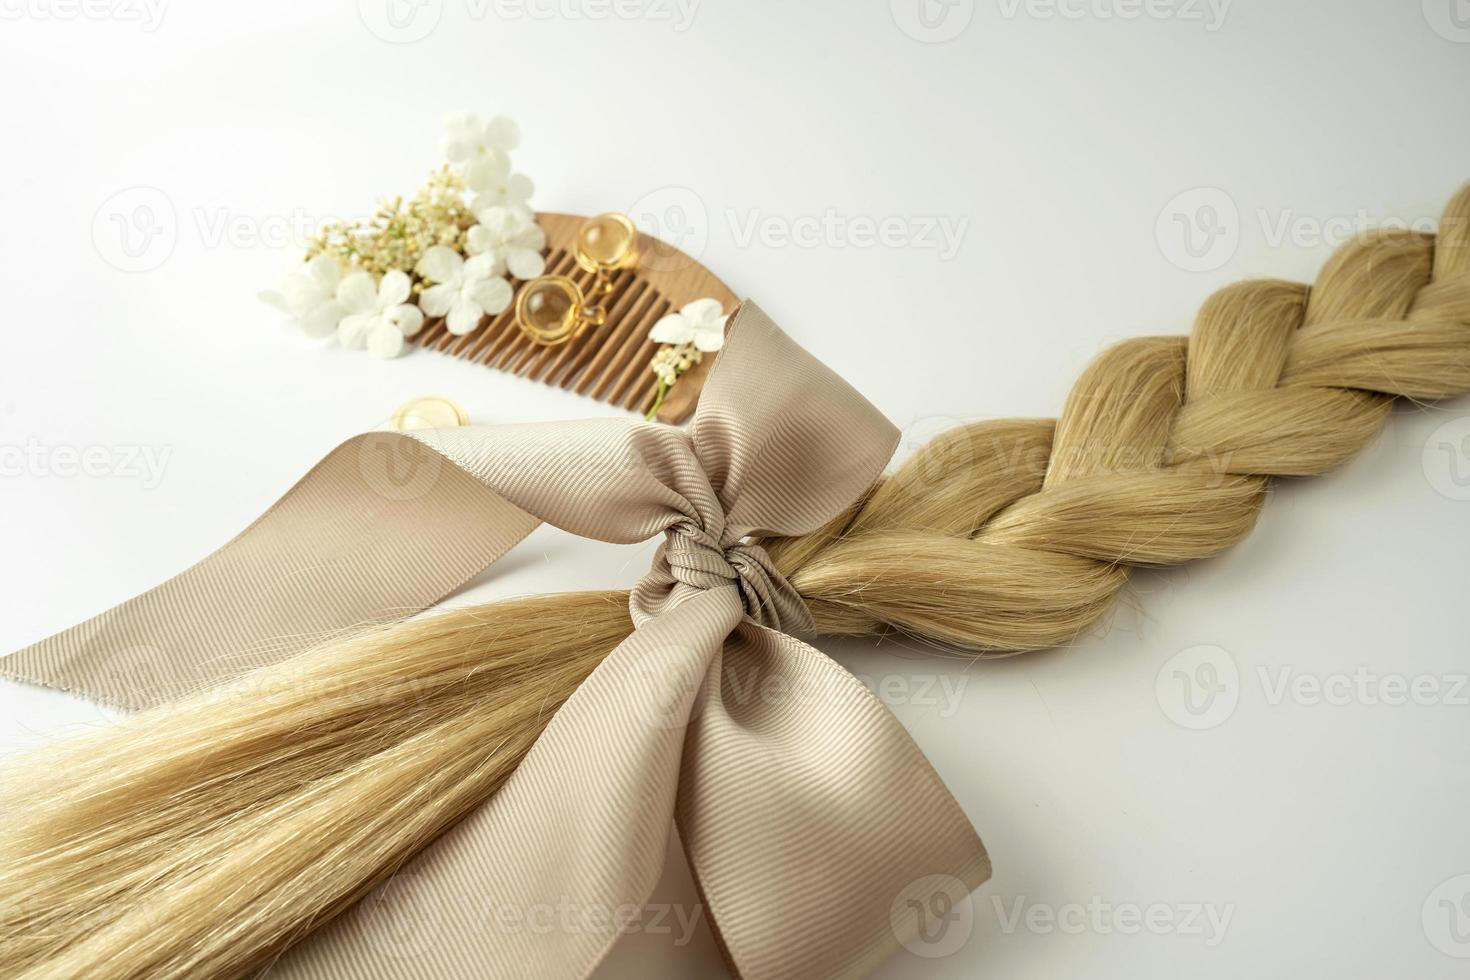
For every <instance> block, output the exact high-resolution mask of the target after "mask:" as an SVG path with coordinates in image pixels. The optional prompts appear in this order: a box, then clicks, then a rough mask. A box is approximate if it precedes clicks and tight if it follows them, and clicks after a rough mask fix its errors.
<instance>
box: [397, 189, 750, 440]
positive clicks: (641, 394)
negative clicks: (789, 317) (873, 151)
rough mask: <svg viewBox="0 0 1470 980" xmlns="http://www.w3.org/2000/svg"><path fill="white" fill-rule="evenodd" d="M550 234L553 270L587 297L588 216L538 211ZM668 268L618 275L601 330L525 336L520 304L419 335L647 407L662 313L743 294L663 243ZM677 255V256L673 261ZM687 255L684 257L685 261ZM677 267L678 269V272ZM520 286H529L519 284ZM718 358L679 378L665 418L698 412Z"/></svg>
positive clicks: (654, 389) (643, 251) (501, 367)
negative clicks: (580, 256)
mask: <svg viewBox="0 0 1470 980" xmlns="http://www.w3.org/2000/svg"><path fill="white" fill-rule="evenodd" d="M536 220H537V222H538V223H539V224H540V225H541V227H542V229H544V230H545V232H546V239H547V245H548V252H547V254H546V274H547V275H560V276H566V277H568V278H569V279H571V280H572V281H573V282H575V283H576V284H577V288H579V289H581V290H582V293H583V295H589V294H590V293H591V290H592V283H593V278H594V277H593V274H592V273H590V272H588V271H586V270H585V269H583V268H582V267H581V266H579V265H578V264H577V261H576V258H575V256H574V255H573V253H572V247H573V243H574V242H575V239H576V234H577V229H578V228H579V227H580V226H581V224H582V222H583V220H584V219H582V218H580V217H577V216H576V215H568V214H538V215H537V216H536ZM654 244H655V243H654V242H653V241H652V240H651V239H649V238H648V236H646V235H640V236H639V250H640V251H639V254H640V255H644V256H647V255H649V254H651V250H652V248H653V246H654ZM658 250H659V252H658V254H659V256H660V261H659V262H658V263H656V265H658V266H661V268H645V267H643V266H641V265H640V266H639V267H638V268H634V269H624V270H621V271H619V272H618V273H617V274H616V275H615V276H614V277H613V288H612V291H611V292H610V293H608V294H607V296H606V297H605V298H604V300H603V307H604V308H605V309H606V310H607V319H606V321H605V322H604V323H603V324H602V325H601V326H599V327H588V328H587V329H586V330H584V331H582V333H581V334H579V335H578V336H576V337H574V338H572V339H571V340H570V341H568V342H567V343H565V344H561V345H559V346H556V347H543V346H541V345H539V344H536V343H534V342H532V341H531V339H530V338H529V337H527V336H526V335H525V334H523V333H521V331H520V328H519V327H517V326H516V322H515V307H514V305H512V306H511V307H510V308H509V309H507V310H505V311H504V312H502V313H498V314H496V315H495V316H490V317H485V318H484V319H482V320H481V321H480V324H479V326H478V327H476V328H475V329H474V330H472V331H470V332H469V333H467V334H465V335H463V336H460V337H456V336H455V335H454V334H451V333H450V332H449V330H448V329H447V328H446V327H445V325H444V321H443V319H434V320H430V321H429V323H428V325H427V326H426V327H425V329H424V330H422V331H421V332H420V333H419V335H418V337H417V338H415V339H416V340H417V341H418V343H419V344H420V346H423V347H428V348H431V349H433V350H437V351H441V352H443V353H445V354H449V355H451V356H454V357H462V358H465V359H466V360H470V361H476V362H478V363H480V364H485V365H487V366H489V367H492V368H495V369H496V370H498V371H505V372H508V373H510V374H516V375H520V376H521V377H524V378H529V379H530V380H532V381H541V382H544V383H546V384H552V385H556V386H558V387H561V388H568V389H571V390H574V391H576V393H577V394H579V395H588V396H590V397H592V398H595V399H597V400H598V401H605V402H608V403H609V404H613V405H619V406H621V407H623V408H626V409H629V410H631V411H637V412H640V413H643V412H647V411H648V409H649V408H650V407H651V406H652V405H653V402H654V399H655V398H656V397H657V394H658V379H657V378H655V377H654V375H653V372H652V371H650V370H649V368H648V362H649V360H650V358H652V357H653V355H654V353H655V352H656V351H657V350H658V348H659V345H658V344H656V343H654V342H653V341H651V340H649V339H648V331H649V330H651V329H652V328H653V325H654V324H655V323H657V322H658V320H659V318H660V317H662V316H664V315H665V314H667V313H668V312H670V311H671V310H676V309H678V308H679V307H680V306H683V305H684V304H685V303H688V302H690V301H691V300H695V299H699V298H701V297H705V296H712V297H714V298H715V299H718V300H719V301H720V302H721V304H723V306H724V307H725V310H726V311H727V312H729V311H731V310H733V309H734V307H735V303H736V300H735V294H734V293H732V292H730V290H729V288H728V287H726V286H725V284H724V283H722V282H720V281H719V280H718V279H716V278H715V277H714V276H713V275H712V274H711V273H710V272H709V270H707V269H705V268H704V266H702V265H700V264H699V263H698V262H696V261H695V260H694V259H692V258H689V257H688V256H686V255H684V254H683V253H682V252H671V251H670V247H669V246H668V245H665V244H663V243H658ZM670 255H672V256H673V257H674V258H675V260H676V261H672V262H671V261H670V260H669V257H670ZM678 260H682V261H678ZM670 265H674V266H677V268H674V269H670V268H668V267H669V266H670ZM515 285H516V288H517V289H518V290H519V289H520V288H521V287H522V286H523V285H524V284H522V283H516V284H515ZM713 360H714V357H712V356H709V355H706V357H705V359H704V360H703V361H702V362H701V363H700V364H698V365H696V366H694V367H693V368H691V369H690V370H689V371H687V372H685V373H684V375H683V376H681V377H680V378H679V382H678V384H676V385H674V386H673V387H672V388H671V389H670V390H669V393H668V396H667V397H666V398H665V399H664V403H663V405H662V406H661V407H660V409H659V412H658V418H659V420H660V421H664V422H680V421H683V420H684V418H686V417H687V416H688V415H689V413H690V412H692V411H693V410H694V405H695V403H696V401H697V400H698V398H699V389H700V388H701V387H703V385H704V378H705V375H707V374H708V373H709V367H710V364H711V362H712V361H713Z"/></svg>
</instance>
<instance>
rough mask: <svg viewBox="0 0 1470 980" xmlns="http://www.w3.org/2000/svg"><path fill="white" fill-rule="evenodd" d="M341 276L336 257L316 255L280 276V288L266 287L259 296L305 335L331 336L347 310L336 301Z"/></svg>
mask: <svg viewBox="0 0 1470 980" xmlns="http://www.w3.org/2000/svg"><path fill="white" fill-rule="evenodd" d="M341 279H342V270H341V269H340V268H339V267H338V266H337V262H336V260H335V259H332V258H331V257H329V256H326V255H318V256H317V257H316V258H314V259H312V260H311V261H310V262H307V263H306V264H305V265H304V266H303V267H302V268H300V269H297V270H295V271H293V272H288V273H287V274H286V277H285V278H284V279H282V280H281V289H280V292H276V291H275V290H267V291H266V292H263V293H261V294H260V298H261V299H262V300H263V301H264V302H267V303H269V304H270V305H272V306H274V307H275V308H276V309H278V310H280V311H282V312H283V313H285V314H286V315H287V316H289V317H290V318H291V319H292V320H294V321H296V323H297V324H298V325H299V326H300V327H301V329H302V330H304V331H306V335H307V336H308V337H330V336H331V335H332V331H334V330H336V329H337V321H339V320H341V319H342V316H343V314H344V313H346V312H347V311H346V310H345V309H343V308H342V304H341V303H339V302H337V284H338V283H339V282H340V281H341Z"/></svg>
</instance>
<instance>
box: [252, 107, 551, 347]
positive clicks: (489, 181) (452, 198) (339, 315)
mask: <svg viewBox="0 0 1470 980" xmlns="http://www.w3.org/2000/svg"><path fill="white" fill-rule="evenodd" d="M446 129H447V131H446V134H445V139H444V156H445V159H446V160H447V161H448V162H447V163H446V164H444V165H443V166H442V167H441V168H440V169H439V170H437V171H435V172H434V173H432V174H430V176H429V180H428V182H427V183H426V184H425V185H424V186H423V187H422V188H421V189H420V190H419V191H418V193H416V194H415V195H414V196H413V197H411V198H409V199H408V200H407V201H404V200H403V198H401V197H398V198H394V199H393V200H391V201H387V202H385V203H383V205H382V206H381V207H379V209H378V210H377V212H376V213H375V214H373V216H372V217H370V218H367V219H364V220H357V221H336V222H331V223H329V224H327V225H325V226H324V227H323V228H322V229H321V230H320V231H319V232H318V233H317V235H316V236H315V237H314V238H312V239H311V241H310V242H309V243H308V245H307V249H306V256H305V259H306V260H305V262H304V263H303V265H302V266H301V267H300V268H299V269H295V270H293V271H291V272H290V273H288V274H287V275H286V278H285V280H284V281H283V282H282V283H281V287H280V289H278V290H272V291H268V292H263V293H261V294H260V297H261V299H263V300H265V301H266V302H268V303H270V304H271V305H273V306H275V307H277V308H278V309H280V310H281V311H282V312H284V313H285V314H286V315H287V317H288V318H289V319H290V320H292V321H293V322H295V323H296V324H297V325H299V326H300V327H301V329H302V330H303V331H305V332H306V333H307V335H309V336H312V337H330V336H336V338H337V340H338V342H339V343H340V344H341V345H342V346H343V347H346V348H348V349H351V350H367V351H368V352H369V353H371V354H374V355H375V356H378V357H396V356H397V355H398V354H400V353H401V352H402V351H403V350H404V348H405V346H406V345H405V343H404V341H405V339H406V338H408V337H412V336H413V335H414V334H416V333H417V332H418V331H419V329H420V328H422V327H423V325H424V320H425V317H443V318H444V324H445V327H446V328H447V329H448V330H449V332H450V333H453V334H467V333H470V332H471V331H473V330H475V328H477V327H478V326H479V325H480V323H481V321H482V320H483V319H484V318H485V317H486V316H493V315H495V314H497V313H500V312H502V311H504V310H505V309H507V308H508V307H509V306H510V303H511V299H512V297H513V295H514V290H513V289H512V287H511V284H510V282H509V280H508V278H507V276H509V277H511V278H515V279H520V280H526V279H534V278H535V277H536V276H539V275H541V274H542V272H544V271H545V265H546V263H545V259H544V258H543V256H542V253H543V252H544V251H545V250H546V235H545V233H544V232H543V231H542V230H541V227H540V226H539V225H538V224H537V223H536V216H535V213H534V212H533V211H532V210H531V207H530V204H529V201H530V197H531V192H532V190H533V185H532V183H531V179H530V178H529V177H527V176H526V175H525V174H519V173H514V172H513V171H512V170H511V163H510V152H511V151H512V150H514V149H515V148H516V146H517V144H519V143H520V129H519V128H518V127H517V126H516V124H515V123H514V122H512V121H511V120H509V119H506V118H504V117H502V116H497V117H495V118H493V119H489V120H486V119H484V118H482V117H481V116H479V115H476V114H474V113H462V114H459V115H455V116H451V117H450V118H449V119H448V120H447V125H446Z"/></svg>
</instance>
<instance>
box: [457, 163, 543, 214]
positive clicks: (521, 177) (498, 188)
mask: <svg viewBox="0 0 1470 980" xmlns="http://www.w3.org/2000/svg"><path fill="white" fill-rule="evenodd" d="M465 186H466V187H468V188H469V189H470V190H472V191H475V192H476V194H475V199H474V200H473V201H472V202H470V210H471V211H474V212H475V213H476V214H478V213H479V212H481V211H484V210H487V209H489V208H496V207H500V208H510V209H511V210H513V211H519V212H521V213H523V214H525V215H526V217H528V218H529V217H530V216H531V213H532V212H531V205H530V200H531V192H532V191H534V190H535V189H536V185H535V184H533V183H531V178H530V177H527V176H526V175H525V174H513V173H510V172H508V171H504V172H501V173H498V174H491V173H486V172H484V171H483V170H481V171H476V172H473V173H467V174H465Z"/></svg>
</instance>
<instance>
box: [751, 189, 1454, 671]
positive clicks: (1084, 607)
mask: <svg viewBox="0 0 1470 980" xmlns="http://www.w3.org/2000/svg"><path fill="white" fill-rule="evenodd" d="M1466 390H1470V187H1466V188H1464V189H1462V190H1461V191H1460V193H1459V194H1458V195H1456V197H1455V198H1454V200H1452V201H1451V202H1450V204H1449V206H1448V207H1447V208H1446V210H1445V212H1444V216H1443V218H1442V220H1441V224H1440V231H1439V234H1438V236H1434V235H1429V234H1424V233H1419V232H1412V231H1379V232H1374V233H1371V234H1368V235H1365V236H1363V237H1362V238H1361V239H1360V240H1357V241H1354V242H1352V243H1349V244H1347V245H1345V246H1343V247H1342V248H1341V249H1339V250H1338V252H1337V253H1336V254H1335V255H1334V256H1333V258H1332V259H1331V261H1329V262H1328V263H1327V265H1326V267H1325V268H1324V269H1323V270H1322V273H1321V275H1319V276H1318V277H1317V282H1316V284H1315V285H1313V286H1311V287H1308V286H1305V285H1299V284H1297V283H1290V282H1283V281H1280V280H1256V281H1246V282H1240V283H1236V284H1234V285H1231V286H1227V287H1226V288H1224V289H1221V290H1220V291H1219V292H1217V293H1215V294H1214V295H1213V296H1211V297H1210V298H1209V300H1208V301H1207V302H1206V303H1205V304H1204V306H1203V308H1202V309H1201V310H1200V312H1199V315H1198V317H1197V318H1196V320H1195V324H1194V329H1193V331H1192V332H1191V333H1190V335H1189V336H1188V337H1187V338H1185V337H1144V338H1138V339H1135V340H1127V341H1124V342H1123V343H1120V344H1118V345H1117V346H1115V347H1113V348H1111V349H1110V350H1108V351H1106V352H1105V353H1103V354H1102V355H1101V356H1100V357H1099V358H1098V359H1097V360H1096V361H1094V362H1093V363H1092V365H1091V366H1090V367H1089V368H1088V369H1087V371H1086V372H1085V373H1084V374H1083V375H1082V377H1081V378H1080V379H1079V380H1078V382H1077V384H1076V385H1074V386H1073V388H1072V391H1071V394H1070V396H1069V397H1068V399H1067V404H1066V407H1065V409H1064V410H1063V412H1062V415H1061V418H1060V419H1058V420H1056V421H1055V422H1053V421H1051V420H1049V419H1037V420H1021V419H1016V420H1004V421H993V422H979V423H975V424H972V425H967V426H963V427H960V428H958V429H954V430H951V431H949V432H947V433H945V434H943V435H942V436H940V437H939V438H937V439H934V440H933V441H932V442H931V443H929V444H928V445H926V446H925V447H924V448H923V449H921V450H920V451H919V452H918V454H917V455H916V457H915V458H914V459H913V460H912V461H910V462H909V463H908V464H907V465H906V466H904V467H903V468H902V469H900V470H899V471H898V472H896V473H895V474H893V476H891V477H889V478H888V479H886V480H885V481H883V482H882V483H881V484H880V485H879V486H878V487H876V488H875V489H874V491H873V492H872V494H871V495H870V496H869V498H868V500H867V501H865V502H864V503H863V504H862V505H861V506H859V507H857V508H855V509H854V510H853V511H852V512H851V513H850V514H849V515H848V516H847V517H846V518H845V519H844V520H842V521H839V522H835V523H834V524H833V525H831V526H829V527H828V528H826V529H825V530H824V531H823V532H821V533H819V534H817V535H812V536H810V537H809V538H808V539H804V540H800V541H783V542H773V543H772V544H771V545H770V550H771V552H772V554H773V556H774V557H775V558H776V561H777V564H778V566H779V567H781V568H782V571H783V572H785V573H786V574H787V575H788V576H789V577H790V578H791V581H792V583H793V584H795V585H796V587H797V589H798V590H799V591H800V592H801V594H802V595H803V596H804V597H805V598H806V599H807V602H808V604H809V606H810V607H811V609H812V612H813V614H814V615H815V617H816V619H817V623H818V628H819V629H820V630H821V631H822V632H823V633H828V634H865V633H873V632H882V631H884V630H885V629H894V630H899V631H902V632H905V633H910V634H913V635H916V636H919V637H922V638H926V639H932V640H937V641H939V642H942V643H945V644H949V645H953V646H958V647H962V648H966V649H971V650H977V651H982V652H983V651H1024V650H1038V649H1044V648H1048V647H1053V646H1057V645H1059V644H1063V643H1067V642H1069V641H1070V640H1071V639H1073V638H1074V637H1075V636H1076V635H1077V634H1078V633H1079V632H1080V631H1081V630H1083V629H1085V628H1087V627H1088V626H1090V625H1092V624H1093V623H1094V622H1096V621H1097V620H1098V619H1099V618H1100V617H1102V616H1103V615H1104V614H1106V612H1107V611H1108V610H1109V608H1110V607H1111V606H1112V604H1113V601H1114V598H1115V597H1116V596H1117V594H1118V592H1119V590H1120V589H1122V588H1123V586H1124V584H1125V583H1126V582H1127V580H1128V571H1127V570H1128V568H1129V567H1130V566H1135V565H1177V564H1181V563H1183V562H1187V561H1193V560H1195V559H1197V558H1204V557H1206V556H1209V555H1213V554H1215V553H1216V552H1219V551H1221V550H1223V549H1225V548H1227V547H1229V546H1230V545H1232V544H1234V543H1235V542H1236V541H1238V540H1240V538H1241V537H1243V536H1244V535H1245V534H1246V532H1247V531H1249V530H1250V529H1251V526H1252V525H1253V524H1254V522H1255V519H1256V515H1257V514H1258V513H1259V512H1260V509H1261V505H1262V504H1263V503H1264V501H1265V491H1266V487H1267V482H1268V480H1269V478H1270V477H1273V476H1316V475H1317V474H1319V473H1323V472H1326V471H1327V470H1330V469H1332V468H1333V467H1335V466H1337V465H1339V464H1341V463H1343V462H1344V461H1346V460H1347V459H1349V458H1350V457H1352V456H1353V455H1354V454H1356V453H1357V452H1358V451H1359V450H1360V449H1362V448H1363V446H1364V445H1366V444H1367V442H1368V440H1369V439H1371V438H1372V437H1373V435H1374V434H1375V433H1376V432H1377V431H1378V429H1379V428H1380V426H1381V425H1382V424H1383V422H1384V420H1385V418H1387V416H1388V413H1389V411H1390V409H1391V407H1392V404H1393V399H1394V397H1396V396H1397V397H1405V398H1411V399H1439V398H1448V397H1451V396H1453V395H1457V394H1461V393H1463V392H1465V391H1466Z"/></svg>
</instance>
